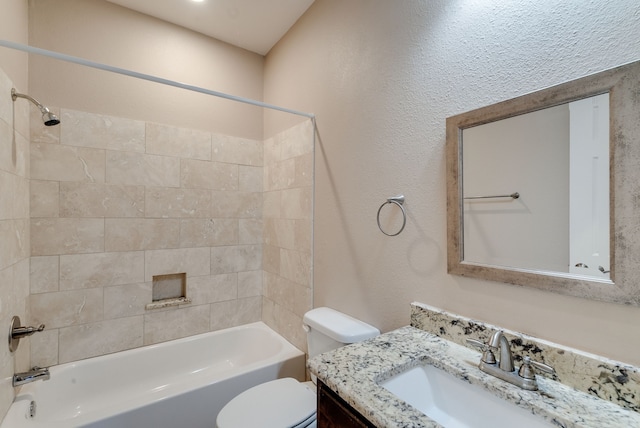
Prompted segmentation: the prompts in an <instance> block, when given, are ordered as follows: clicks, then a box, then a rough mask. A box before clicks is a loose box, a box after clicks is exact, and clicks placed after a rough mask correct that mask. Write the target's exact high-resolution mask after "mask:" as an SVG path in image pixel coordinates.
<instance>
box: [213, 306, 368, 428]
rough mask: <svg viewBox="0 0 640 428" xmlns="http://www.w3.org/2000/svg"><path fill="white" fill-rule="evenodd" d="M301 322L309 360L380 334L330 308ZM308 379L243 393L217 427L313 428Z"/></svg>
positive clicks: (316, 311) (281, 381) (312, 396)
mask: <svg viewBox="0 0 640 428" xmlns="http://www.w3.org/2000/svg"><path fill="white" fill-rule="evenodd" d="M302 322H303V328H304V330H305V331H306V332H307V346H308V351H309V357H313V356H316V355H318V354H321V353H323V352H327V351H330V350H332V349H336V348H339V347H341V346H344V345H347V344H349V343H356V342H361V341H363V340H366V339H370V338H372V337H375V336H377V335H379V334H380V331H379V330H378V329H377V328H375V327H373V326H371V325H369V324H367V323H365V322H362V321H360V320H357V319H355V318H352V317H350V316H349V315H346V314H343V313H342V312H338V311H336V310H333V309H330V308H316V309H312V310H310V311H309V312H307V313H306V314H305V315H304V318H303V320H302ZM311 378H312V382H299V381H297V380H296V379H293V378H283V379H276V380H272V381H270V382H265V383H263V384H260V385H257V386H254V387H253V388H250V389H248V390H246V391H244V392H243V393H241V394H240V395H238V396H236V397H235V398H233V399H232V400H231V401H230V402H228V403H227V404H226V405H225V406H224V407H223V408H222V410H221V411H220V413H219V414H218V418H217V419H216V426H217V428H247V427H260V428H303V427H307V428H315V427H316V386H315V383H316V377H315V376H314V375H311Z"/></svg>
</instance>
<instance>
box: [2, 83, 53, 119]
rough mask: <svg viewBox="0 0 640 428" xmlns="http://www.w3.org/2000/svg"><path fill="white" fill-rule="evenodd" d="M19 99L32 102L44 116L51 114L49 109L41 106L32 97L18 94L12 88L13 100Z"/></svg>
mask: <svg viewBox="0 0 640 428" xmlns="http://www.w3.org/2000/svg"><path fill="white" fill-rule="evenodd" d="M17 98H24V99H26V100H29V101H31V102H32V103H34V104H35V105H36V107H38V108H39V109H40V112H42V114H47V113H51V112H50V111H49V109H48V108H47V107H45V106H43V105H42V104H40V103H39V102H38V101H37V100H36V99H35V98H33V97H30V96H29V95H27V94H19V93H18V92H16V90H15V88H11V99H12V100H13V101H15V100H16V99H17Z"/></svg>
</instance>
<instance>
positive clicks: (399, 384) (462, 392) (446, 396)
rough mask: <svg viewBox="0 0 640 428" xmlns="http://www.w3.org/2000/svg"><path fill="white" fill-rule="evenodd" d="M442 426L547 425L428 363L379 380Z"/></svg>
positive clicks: (548, 425) (458, 427) (482, 389)
mask: <svg viewBox="0 0 640 428" xmlns="http://www.w3.org/2000/svg"><path fill="white" fill-rule="evenodd" d="M380 386H382V387H384V388H385V389H387V390H388V391H390V392H391V393H393V394H394V395H396V396H397V397H398V398H400V399H402V400H404V401H406V402H407V403H409V404H411V405H412V406H413V407H415V408H416V409H418V410H419V411H421V412H422V413H424V414H425V415H427V416H428V417H429V418H431V419H433V420H434V421H436V422H438V423H439V424H440V425H442V426H444V427H445V428H486V427H491V428H501V427H504V428H514V427H527V428H537V427H551V426H554V425H551V423H548V422H546V421H545V420H544V419H542V418H541V417H538V416H535V415H533V414H531V413H529V412H528V411H527V410H525V409H523V408H520V407H518V406H516V405H515V404H513V403H510V402H508V401H506V400H503V399H501V398H499V397H497V396H495V395H493V394H492V393H491V392H489V391H487V390H485V389H484V388H482V387H479V386H477V385H472V384H470V383H467V382H464V381H462V380H460V379H458V378H456V377H454V376H453V375H450V374H449V373H447V372H445V371H443V370H440V369H438V368H436V367H434V366H431V365H422V366H417V367H414V368H411V369H409V370H407V371H405V372H402V373H400V374H398V375H396V376H394V377H392V378H390V379H387V380H385V381H383V382H380Z"/></svg>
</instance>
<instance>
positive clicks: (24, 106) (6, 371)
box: [0, 70, 29, 416]
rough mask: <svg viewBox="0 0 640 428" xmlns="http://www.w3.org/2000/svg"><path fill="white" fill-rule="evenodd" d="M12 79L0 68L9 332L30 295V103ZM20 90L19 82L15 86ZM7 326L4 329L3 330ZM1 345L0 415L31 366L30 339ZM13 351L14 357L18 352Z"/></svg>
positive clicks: (2, 292) (0, 285) (1, 295)
mask: <svg viewBox="0 0 640 428" xmlns="http://www.w3.org/2000/svg"><path fill="white" fill-rule="evenodd" d="M12 86H13V84H12V82H11V80H9V78H8V77H7V75H6V74H5V73H4V72H3V71H2V70H0V332H2V337H3V338H4V337H6V336H5V334H7V333H8V329H9V325H10V322H11V318H12V317H13V316H14V315H17V316H19V317H20V319H21V320H22V323H23V324H24V323H25V322H27V321H28V320H29V317H28V304H27V303H28V296H29V179H28V177H29V140H28V135H29V105H28V102H27V101H26V100H18V102H15V103H14V102H13V101H12V100H11V96H10V94H11V88H12ZM17 89H18V91H19V90H20V88H17ZM5 329H6V330H5ZM3 343H5V345H4V346H2V347H0V379H1V380H0V416H1V415H4V414H5V413H6V411H7V409H8V408H9V405H10V404H11V401H12V400H13V387H12V386H11V377H12V376H13V374H14V373H15V372H16V371H24V370H27V369H28V367H29V341H28V340H23V341H21V342H20V346H19V347H18V349H17V351H16V352H15V354H11V353H10V352H9V348H8V346H7V345H6V343H7V342H6V339H4V340H3ZM14 357H15V358H14Z"/></svg>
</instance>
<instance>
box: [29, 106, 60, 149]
mask: <svg viewBox="0 0 640 428" xmlns="http://www.w3.org/2000/svg"><path fill="white" fill-rule="evenodd" d="M47 107H48V108H49V111H51V113H53V114H55V115H56V116H58V117H60V109H59V108H58V107H52V106H50V105H49V106H47ZM30 110H31V112H30V118H29V122H30V130H29V135H30V136H31V142H32V143H47V144H60V128H61V126H44V125H43V123H42V113H40V110H38V109H35V108H34V109H30Z"/></svg>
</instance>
